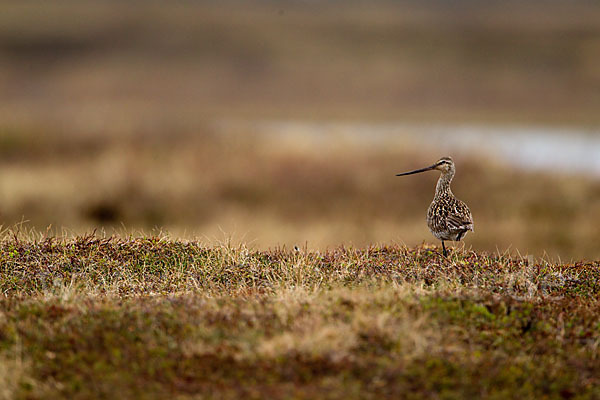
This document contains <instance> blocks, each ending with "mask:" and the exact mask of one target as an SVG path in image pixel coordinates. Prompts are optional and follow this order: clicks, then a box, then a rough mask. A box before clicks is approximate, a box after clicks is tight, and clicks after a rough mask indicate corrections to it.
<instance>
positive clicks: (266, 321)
mask: <svg viewBox="0 0 600 400" xmlns="http://www.w3.org/2000/svg"><path fill="white" fill-rule="evenodd" d="M0 258H1V263H0V291H1V293H2V295H3V296H2V298H1V300H0V399H2V398H40V399H41V398H101V397H102V398H133V397H136V398H164V397H166V396H176V397H177V398H182V399H185V398H195V397H199V398H239V397H242V396H243V397H246V398H307V399H312V398H317V397H318V398H381V397H396V398H400V397H402V398H424V397H427V398H430V397H436V396H437V397H438V398H475V397H489V398H494V397H496V398H506V397H513V398H517V397H518V398H541V397H546V398H562V397H566V398H571V397H578V396H580V397H582V398H583V397H586V398H591V397H598V396H600V389H599V388H600V362H599V360H598V356H599V355H600V349H599V345H600V303H599V301H598V295H599V292H600V283H599V282H600V268H599V267H600V262H597V261H596V262H582V263H576V264H565V265H554V264H551V263H548V262H545V261H543V260H533V259H531V258H530V259H520V258H513V257H509V256H507V255H488V254H477V253H474V252H470V251H465V250H456V251H454V252H453V253H452V254H451V255H450V256H449V257H448V258H447V259H445V258H443V257H442V256H440V254H439V252H438V249H435V248H429V247H425V246H422V247H417V248H405V247H399V246H382V247H370V248H365V249H352V248H336V249H332V250H330V251H327V252H321V253H319V252H309V251H304V250H299V251H298V250H291V251H288V250H285V249H276V250H271V251H267V252H255V251H251V250H249V249H247V248H244V247H239V248H232V247H231V246H226V245H224V246H221V247H211V248H207V247H203V246H202V245H201V244H199V243H194V242H179V241H173V240H170V239H164V238H147V239H120V238H114V237H113V238H102V239H100V238H96V237H93V236H88V237H80V238H77V239H74V240H61V239H56V238H48V239H42V240H35V241H34V240H19V239H18V238H11V239H4V240H3V241H1V242H0Z"/></svg>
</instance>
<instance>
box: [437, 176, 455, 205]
mask: <svg viewBox="0 0 600 400" xmlns="http://www.w3.org/2000/svg"><path fill="white" fill-rule="evenodd" d="M452 178H454V173H451V172H447V173H443V174H442V175H440V179H438V181H437V185H436V187H435V198H434V199H439V198H441V197H446V196H448V195H450V196H451V195H452V190H450V182H452Z"/></svg>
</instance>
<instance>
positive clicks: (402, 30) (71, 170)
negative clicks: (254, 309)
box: [0, 0, 600, 261]
mask: <svg viewBox="0 0 600 400" xmlns="http://www.w3.org/2000/svg"><path fill="white" fill-rule="evenodd" d="M445 155H451V156H452V157H453V158H454V160H455V162H456V164H457V175H456V177H455V180H454V183H453V191H454V193H455V194H456V195H457V196H458V197H459V198H461V199H462V200H464V201H465V202H466V203H467V204H468V205H469V206H470V208H471V211H472V213H473V216H474V219H475V233H474V234H469V235H467V237H466V240H465V243H466V246H467V247H472V248H473V249H475V250H486V251H490V252H496V251H500V252H504V251H506V250H507V249H508V251H509V252H513V253H515V254H517V252H518V253H520V254H534V255H537V256H544V255H547V256H548V257H551V258H557V257H559V258H561V259H562V260H563V261H569V260H579V259H585V258H588V259H589V258H595V259H598V258H600V3H598V2H595V1H582V0H581V1H502V2H500V1H497V2H496V1H494V2H487V1H486V2H484V1H481V2H479V1H467V0H459V1H453V2H447V1H442V0H439V1H435V0H431V1H412V2H399V1H394V2H391V1H390V2H381V1H370V2H364V3H363V2H353V1H333V0H332V1H286V0H281V1H243V2H242V1H239V2H235V1H213V2H210V1H177V2H175V1H173V2H155V1H131V2H116V1H86V0H77V1H75V0H73V1H54V2H46V1H38V2H36V1H28V2H22V1H2V2H0V163H1V170H0V223H1V224H2V225H3V227H4V228H5V229H6V228H10V227H13V226H14V225H15V224H19V223H22V225H23V226H25V227H28V228H35V229H37V230H39V231H42V232H46V231H47V230H49V231H50V232H55V233H63V232H66V233H68V234H80V233H84V232H90V231H92V230H93V229H100V231H102V230H104V231H105V232H107V233H109V234H110V233H113V232H134V233H135V232H146V233H153V232H157V231H160V230H163V231H167V232H169V233H170V234H171V235H172V236H174V237H181V238H197V239H200V240H202V241H205V242H207V243H213V242H222V241H227V240H229V239H231V240H233V241H237V242H247V243H248V244H249V245H250V246H251V247H253V248H258V249H263V248H272V247H276V246H286V247H288V248H289V247H290V246H293V245H298V246H300V247H304V246H307V247H308V248H309V249H325V248H327V247H332V246H337V245H340V244H345V245H351V246H364V245H368V244H371V243H382V244H391V243H404V244H407V245H415V244H419V243H422V242H424V241H425V242H428V243H437V241H436V240H435V239H434V238H433V236H431V234H430V233H429V231H428V229H427V226H426V223H425V214H426V210H427V207H428V205H429V202H430V201H431V199H432V197H433V192H434V188H435V182H436V179H437V177H438V174H437V173H434V172H431V173H428V174H422V175H415V176H410V177H403V178H397V177H395V176H394V175H395V174H396V173H399V172H403V171H406V170H411V169H415V168H420V167H423V166H427V165H430V164H431V163H433V162H434V161H435V160H437V159H438V158H439V157H441V156H445Z"/></svg>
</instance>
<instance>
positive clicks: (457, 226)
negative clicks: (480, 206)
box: [446, 202, 473, 231]
mask: <svg viewBox="0 0 600 400" xmlns="http://www.w3.org/2000/svg"><path fill="white" fill-rule="evenodd" d="M452 211H453V212H451V213H450V214H449V215H448V216H447V217H446V226H447V228H448V230H449V231H460V230H464V229H468V230H470V231H472V230H473V217H472V216H471V211H469V208H468V207H467V206H466V205H465V204H464V203H462V202H457V204H456V205H455V206H454V207H453V210H452Z"/></svg>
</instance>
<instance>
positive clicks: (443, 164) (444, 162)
mask: <svg viewBox="0 0 600 400" xmlns="http://www.w3.org/2000/svg"><path fill="white" fill-rule="evenodd" d="M433 169H436V170H438V171H441V172H442V173H444V174H447V173H454V161H452V158H450V157H442V158H440V159H439V160H438V161H437V162H436V163H435V164H433V165H430V166H429V167H425V168H420V169H416V170H414V171H410V172H403V173H401V174H396V176H404V175H412V174H418V173H419V172H425V171H431V170H433Z"/></svg>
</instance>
